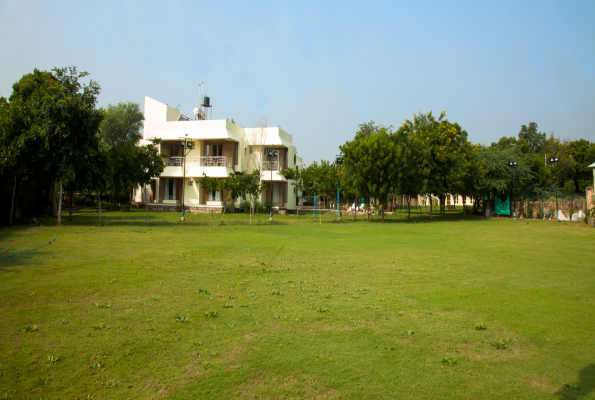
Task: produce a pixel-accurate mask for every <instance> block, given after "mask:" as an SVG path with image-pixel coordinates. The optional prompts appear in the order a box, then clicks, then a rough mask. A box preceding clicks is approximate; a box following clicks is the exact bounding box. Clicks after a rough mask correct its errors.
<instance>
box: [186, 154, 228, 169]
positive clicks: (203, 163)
mask: <svg viewBox="0 0 595 400" xmlns="http://www.w3.org/2000/svg"><path fill="white" fill-rule="evenodd" d="M194 164H195V165H198V166H200V167H227V168H233V158H231V157H223V156H222V157H210V156H209V157H194Z"/></svg>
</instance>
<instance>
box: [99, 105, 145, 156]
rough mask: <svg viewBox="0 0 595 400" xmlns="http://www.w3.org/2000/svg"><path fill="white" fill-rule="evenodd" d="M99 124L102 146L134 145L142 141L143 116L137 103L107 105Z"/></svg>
mask: <svg viewBox="0 0 595 400" xmlns="http://www.w3.org/2000/svg"><path fill="white" fill-rule="evenodd" d="M104 113H105V118H104V120H103V121H102V122H101V126H100V132H101V142H102V144H103V145H104V146H107V147H115V146H118V145H121V144H124V145H135V144H137V143H138V142H139V140H140V139H142V134H141V132H140V130H141V129H142V127H143V121H144V119H145V118H144V116H143V112H142V111H141V109H140V106H139V104H138V103H132V102H120V103H118V104H108V106H107V108H106V109H105V110H104Z"/></svg>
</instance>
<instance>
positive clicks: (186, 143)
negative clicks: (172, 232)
mask: <svg viewBox="0 0 595 400" xmlns="http://www.w3.org/2000/svg"><path fill="white" fill-rule="evenodd" d="M180 148H181V149H182V153H183V154H184V163H183V165H182V170H183V171H184V178H183V179H182V222H184V221H185V220H186V217H185V214H186V210H184V196H185V194H186V155H187V154H188V153H190V151H191V150H192V149H193V148H194V142H193V141H192V140H191V139H188V138H187V137H181V138H180Z"/></svg>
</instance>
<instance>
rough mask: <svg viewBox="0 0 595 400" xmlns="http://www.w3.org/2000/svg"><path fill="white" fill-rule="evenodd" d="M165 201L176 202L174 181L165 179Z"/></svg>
mask: <svg viewBox="0 0 595 400" xmlns="http://www.w3.org/2000/svg"><path fill="white" fill-rule="evenodd" d="M165 199H166V200H176V180H175V179H169V178H167V179H165Z"/></svg>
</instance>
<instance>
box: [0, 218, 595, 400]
mask: <svg viewBox="0 0 595 400" xmlns="http://www.w3.org/2000/svg"><path fill="white" fill-rule="evenodd" d="M105 218H106V222H107V225H106V224H104V225H103V226H99V222H98V219H97V215H96V213H95V212H90V211H89V212H85V211H84V210H83V211H82V212H80V213H78V214H77V215H75V217H74V220H73V221H68V219H67V218H65V221H64V225H63V226H56V225H55V223H54V221H52V220H50V219H45V220H42V223H41V224H40V226H39V227H36V230H37V232H33V231H25V230H24V229H23V226H15V227H13V228H2V229H0V257H2V256H6V255H10V254H13V253H16V252H19V251H22V250H26V249H30V248H33V247H35V246H36V245H38V244H39V243H44V242H46V241H47V238H48V237H51V234H54V233H55V234H56V235H57V240H56V242H55V243H53V244H52V245H50V246H46V247H44V248H42V249H39V250H38V251H35V252H32V253H27V254H24V255H22V256H18V257H14V258H11V259H8V260H4V261H1V262H0V334H1V335H2V341H0V354H2V355H3V356H2V358H0V396H5V397H8V398H10V397H12V398H44V399H46V398H47V399H61V398H91V397H93V398H110V399H128V398H159V397H168V396H169V397H172V398H237V397H239V398H311V397H314V398H437V399H440V398H443V399H448V398H485V399H501V398H543V397H544V396H549V397H550V398H554V397H555V396H567V397H568V396H570V397H572V396H575V397H576V396H578V395H579V394H580V396H584V398H590V397H592V396H594V395H595V381H594V379H593V376H595V375H594V374H595V365H594V363H595V360H594V359H593V354H595V337H594V336H593V334H592V333H593V332H594V331H595V295H594V294H593V293H595V265H594V263H593V261H592V259H593V255H592V247H593V243H595V230H593V229H589V228H586V227H584V226H581V225H574V224H570V223H566V224H564V223H553V222H542V221H531V222H530V224H527V223H526V222H525V221H522V220H521V221H512V220H505V219H498V220H485V219H478V218H472V217H469V218H462V217H461V215H460V213H447V219H446V221H442V220H441V219H440V220H434V221H430V220H429V217H427V216H424V215H422V216H421V217H420V218H418V219H416V220H415V222H414V221H411V222H407V221H405V219H404V218H403V219H401V220H400V219H399V218H400V217H399V215H398V214H396V215H392V216H387V217H386V220H387V222H386V223H384V224H383V223H381V222H380V218H379V217H373V218H372V221H371V222H370V223H367V222H365V221H364V220H363V218H362V217H358V220H357V221H353V219H352V218H353V217H348V216H344V217H343V221H341V222H338V221H336V220H335V219H333V218H332V216H330V215H326V214H325V215H323V217H322V224H320V223H319V220H318V218H316V220H314V219H313V218H312V216H311V215H308V214H302V215H300V217H299V221H298V222H297V223H296V222H295V216H294V215H289V216H277V215H276V216H275V217H274V220H275V221H274V222H273V223H269V222H268V218H266V217H264V218H261V221H260V223H254V224H253V225H249V222H248V221H249V220H248V216H245V215H241V214H240V215H238V214H227V215H226V216H225V221H226V224H225V225H222V226H220V225H218V220H219V217H217V216H216V215H215V216H214V218H211V217H210V216H207V217H206V218H205V222H204V223H203V217H202V216H200V217H199V216H193V215H191V214H187V220H186V222H184V223H182V222H180V215H179V214H176V213H150V221H151V223H150V224H149V225H148V226H147V225H146V224H145V223H144V218H145V215H144V212H142V211H136V210H132V211H131V212H128V213H121V212H108V213H105ZM253 221H255V222H256V221H257V218H253ZM473 327H475V329H473ZM486 327H489V329H488V330H485V329H486ZM486 335H488V336H486ZM494 338H495V339H494ZM577 388H579V389H577ZM89 396H91V397H89Z"/></svg>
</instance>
